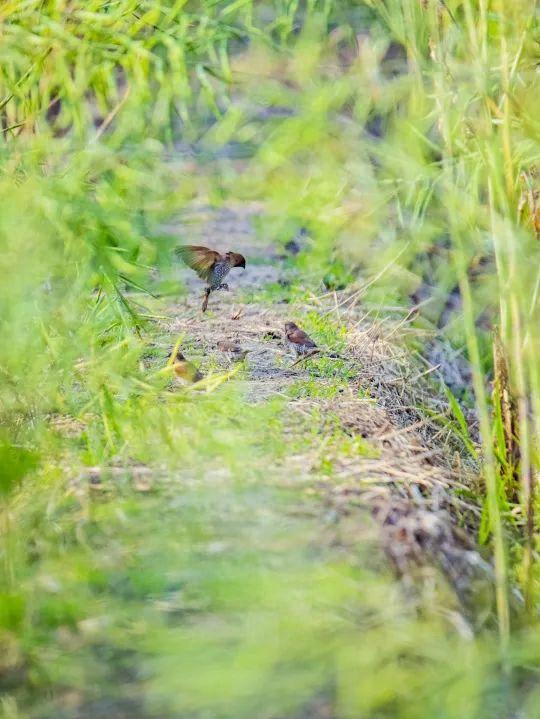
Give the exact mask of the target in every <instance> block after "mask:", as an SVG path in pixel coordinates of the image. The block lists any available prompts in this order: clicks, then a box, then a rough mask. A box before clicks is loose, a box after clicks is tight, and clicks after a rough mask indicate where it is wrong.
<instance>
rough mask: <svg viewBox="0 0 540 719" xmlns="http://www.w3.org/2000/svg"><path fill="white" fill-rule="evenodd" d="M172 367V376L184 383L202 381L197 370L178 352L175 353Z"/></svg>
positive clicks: (201, 376)
mask: <svg viewBox="0 0 540 719" xmlns="http://www.w3.org/2000/svg"><path fill="white" fill-rule="evenodd" d="M172 366H173V370H174V374H175V375H176V376H177V377H178V379H181V380H184V382H189V383H190V384H194V383H195V382H200V381H201V380H202V379H203V375H202V374H201V372H200V371H199V370H198V369H197V367H195V365H194V364H193V362H190V361H189V360H187V359H186V358H185V357H184V355H183V354H182V352H180V350H178V352H177V353H176V357H175V358H174V362H173V363H172Z"/></svg>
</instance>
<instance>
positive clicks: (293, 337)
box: [285, 322, 319, 357]
mask: <svg viewBox="0 0 540 719" xmlns="http://www.w3.org/2000/svg"><path fill="white" fill-rule="evenodd" d="M285 337H286V339H287V344H288V346H289V349H292V350H294V352H295V353H296V355H298V356H299V357H300V356H302V357H303V356H305V355H308V354H309V355H312V354H316V353H317V352H318V351H319V348H318V347H317V345H316V344H315V342H314V341H313V340H312V339H311V337H310V336H309V335H308V334H306V333H305V332H304V330H301V329H300V327H298V325H297V324H295V323H294V322H286V323H285Z"/></svg>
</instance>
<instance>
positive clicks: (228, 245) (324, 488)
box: [166, 203, 491, 631]
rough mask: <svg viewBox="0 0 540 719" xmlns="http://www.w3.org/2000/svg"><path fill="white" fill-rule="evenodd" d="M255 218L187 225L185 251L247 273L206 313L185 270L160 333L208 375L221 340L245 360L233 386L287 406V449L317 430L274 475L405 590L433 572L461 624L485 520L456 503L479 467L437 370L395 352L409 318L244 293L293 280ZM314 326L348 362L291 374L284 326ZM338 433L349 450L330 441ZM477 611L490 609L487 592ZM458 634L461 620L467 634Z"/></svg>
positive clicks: (223, 216) (201, 214)
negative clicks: (209, 255) (232, 255)
mask: <svg viewBox="0 0 540 719" xmlns="http://www.w3.org/2000/svg"><path fill="white" fill-rule="evenodd" d="M260 212H261V207H260V205H258V204H255V203H254V204H252V205H248V204H246V205H238V206H236V207H234V208H233V209H231V208H229V209H224V210H220V211H215V210H211V209H208V208H201V209H199V210H194V212H193V214H192V215H191V216H190V217H189V219H188V222H187V223H186V221H185V220H184V224H183V225H181V226H180V228H179V229H178V230H177V231H178V234H179V235H180V236H182V237H183V236H185V237H188V238H189V239H188V240H187V241H188V242H192V243H196V244H203V245H207V246H210V247H216V248H218V249H219V250H222V251H225V250H228V249H234V250H236V251H239V252H242V253H243V254H244V255H245V256H246V257H247V258H249V259H248V264H247V268H246V270H245V271H243V272H241V273H240V272H236V273H235V272H232V273H231V275H230V280H229V286H230V292H220V293H215V294H214V295H213V296H212V298H211V303H210V311H209V312H208V314H207V315H202V314H201V312H200V309H199V308H200V301H201V287H202V283H201V282H200V281H198V280H197V278H196V277H194V273H192V272H190V271H189V270H185V269H183V268H179V274H180V277H181V278H182V281H183V282H184V283H185V284H186V286H187V290H188V293H187V295H186V296H185V298H183V300H182V301H181V302H178V303H175V304H174V305H173V306H172V307H170V308H169V313H170V315H171V317H172V318H174V319H172V321H171V322H170V323H167V324H166V330H167V332H169V333H170V335H171V337H174V336H177V335H179V334H180V335H185V337H186V342H187V343H188V346H189V347H190V348H192V350H193V351H194V352H195V353H196V355H197V356H198V357H199V359H200V362H201V363H202V368H203V370H205V369H208V368H209V367H210V368H214V369H216V368H217V369H218V370H219V369H222V370H226V369H227V368H230V367H231V363H230V361H228V360H227V359H226V358H224V357H223V354H222V353H221V352H220V351H219V349H218V348H217V343H218V342H219V341H220V340H223V339H227V340H233V341H235V342H238V343H239V344H240V345H241V346H242V347H243V348H245V349H247V350H249V354H248V358H247V361H246V364H245V366H244V367H243V370H242V372H241V374H240V376H239V377H237V378H235V380H234V381H235V382H238V383H239V384H240V386H241V391H242V395H243V397H244V401H245V402H247V403H252V402H265V401H269V400H271V398H272V397H282V398H284V399H285V403H284V406H283V408H282V416H283V420H284V427H283V433H284V435H283V441H284V442H285V443H287V441H289V440H290V438H291V437H294V436H304V437H305V435H306V433H311V439H310V441H308V442H307V443H306V442H304V446H303V447H302V448H301V449H299V448H296V449H295V450H294V451H292V452H290V453H287V455H286V457H285V459H284V460H282V461H281V462H280V463H279V464H278V467H279V469H278V474H280V475H281V476H282V477H283V478H284V480H285V481H287V480H286V478H292V477H294V478H295V479H294V482H295V483H298V484H300V485H304V486H305V487H307V488H308V490H309V491H312V492H314V493H316V494H317V496H319V497H320V498H321V499H322V503H323V505H324V506H325V507H326V510H327V512H330V514H331V516H333V517H334V518H335V521H336V525H339V523H340V522H342V523H344V524H347V527H348V529H347V531H348V532H349V533H351V532H352V535H351V536H352V537H354V538H356V537H357V536H362V537H363V538H364V540H366V537H367V536H368V535H369V536H370V540H369V541H372V542H374V543H375V544H377V545H378V546H379V547H381V548H382V549H383V550H384V552H385V553H386V557H387V559H388V560H389V562H390V565H391V566H392V567H393V568H394V570H395V571H396V573H397V575H398V576H399V577H401V578H402V579H404V581H405V583H406V584H408V585H409V586H410V585H411V584H415V583H416V584H417V583H418V582H419V583H420V584H422V583H423V581H424V578H425V577H424V578H422V575H425V576H427V577H429V579H428V581H429V582H430V583H432V582H433V571H434V569H435V568H436V571H438V572H440V575H441V577H443V578H444V579H443V581H444V582H447V583H448V585H449V587H450V588H451V592H452V593H453V594H454V595H455V596H454V598H453V599H450V600H449V603H450V604H451V605H452V606H453V607H454V609H455V610H456V612H458V613H459V612H461V611H464V613H465V614H467V612H468V611H469V610H471V606H472V604H471V601H472V597H473V596H474V594H475V593H478V592H479V587H483V591H484V594H485V593H487V594H489V592H490V589H489V585H490V582H491V569H490V567H489V566H488V565H487V564H486V563H485V562H484V561H483V560H482V558H481V557H480V555H479V554H478V552H477V551H476V549H475V547H474V542H473V541H472V540H471V539H470V536H469V534H468V530H469V529H471V530H473V531H474V530H475V528H476V527H477V525H478V522H479V520H480V515H481V510H480V508H479V507H478V506H476V505H474V504H471V503H470V502H469V501H467V500H466V499H464V497H466V496H467V494H468V489H469V487H471V486H472V485H473V484H474V483H475V482H476V481H477V479H476V467H475V466H474V464H473V463H472V462H471V460H470V457H468V456H467V455H466V453H464V451H463V446H462V445H461V443H460V441H459V440H458V439H457V438H456V435H455V433H453V431H452V429H451V428H450V422H449V420H451V418H452V417H451V412H450V410H449V407H448V403H447V400H446V398H445V397H444V396H440V395H438V393H437V389H436V385H434V384H433V383H431V384H430V383H429V379H430V377H429V375H431V374H432V373H433V371H434V370H437V367H433V366H430V365H429V364H422V361H423V360H422V361H419V359H418V358H417V357H412V356H411V354H410V351H409V350H408V349H407V347H406V345H405V344H404V342H403V337H404V335H405V334H406V331H407V324H406V322H399V321H393V322H391V321H384V320H380V319H377V320H373V319H371V318H370V314H369V313H366V312H365V310H364V309H363V308H362V306H361V303H360V301H359V300H360V299H361V297H359V294H360V293H359V292H358V291H351V292H349V294H347V293H339V295H338V294H337V293H328V292H326V293H325V292H322V293H321V296H316V295H311V296H310V297H309V298H308V299H305V298H303V299H302V300H301V301H294V300H293V301H292V303H291V302H290V301H289V299H288V298H286V299H282V300H281V301H277V302H276V301H272V300H271V299H266V300H265V299H262V300H260V301H253V300H252V298H251V296H252V295H253V294H255V295H256V294H257V292H259V293H260V294H263V295H264V292H263V291H264V289H265V287H266V286H267V285H268V284H271V283H273V284H275V283H279V282H282V283H284V284H286V283H287V279H288V276H287V271H286V270H285V268H284V262H283V260H284V256H283V252H282V251H281V253H280V251H279V250H278V249H277V248H276V247H274V246H271V245H268V244H265V243H264V240H263V241H261V240H260V239H259V238H257V236H256V232H255V230H254V223H253V220H255V219H256V218H257V216H258V215H259V214H260ZM169 230H172V231H173V232H174V231H175V228H174V227H170V228H169ZM289 279H290V278H289ZM314 316H315V317H317V318H319V319H320V326H319V333H318V334H317V329H315V335H314V336H315V339H316V341H317V342H319V344H320V346H322V347H326V349H328V350H329V351H335V349H336V347H333V346H332V345H331V344H328V342H325V337H324V336H321V335H325V334H326V333H327V326H332V327H333V328H334V331H335V336H337V337H338V341H339V343H340V347H339V348H338V349H340V351H341V352H342V354H341V355H340V357H342V358H343V359H340V360H335V359H325V358H324V356H323V358H322V360H318V359H314V360H310V361H308V362H301V363H300V364H298V365H295V366H294V365H293V363H294V358H292V357H291V355H290V353H288V352H287V349H286V347H285V343H284V340H283V326H284V323H285V322H286V321H288V320H294V321H297V322H299V324H301V325H302V326H305V322H306V321H307V322H308V325H309V326H308V329H309V331H310V332H312V325H313V318H314ZM306 318H307V319H306ZM316 325H317V321H316V322H315V326H316ZM330 334H332V333H330ZM326 339H328V338H326ZM323 355H324V353H323ZM420 359H422V358H420ZM321 363H322V366H321ZM336 380H337V381H336ZM441 420H443V421H441ZM336 433H337V434H340V436H341V437H345V438H347V440H348V441H347V442H343V441H341V442H336V441H335V436H336ZM326 516H327V517H328V516H329V515H328V514H326ZM351 517H352V519H351ZM373 519H374V520H375V523H374V522H373ZM458 524H460V525H461V528H459V527H458ZM374 527H376V528H377V529H376V533H375V534H374V533H373V530H374ZM351 528H353V529H351ZM337 533H338V534H340V536H342V534H341V532H340V531H339V530H338V532H337ZM471 536H474V535H473V534H472V531H471ZM349 540H350V538H349V539H345V540H344V541H345V542H348V541H349ZM417 588H418V587H417ZM447 600H448V597H447ZM483 601H484V602H486V601H489V600H488V599H487V598H486V597H485V596H484V598H483ZM476 610H477V607H476V608H474V609H473V610H472V614H471V615H470V617H469V618H470V619H471V620H472V621H474V619H473V615H474V613H475V611H476ZM484 610H485V606H484ZM466 624H467V621H466V620H465V619H464V618H463V622H462V624H461V626H465V625H466ZM467 631H468V630H467Z"/></svg>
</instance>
